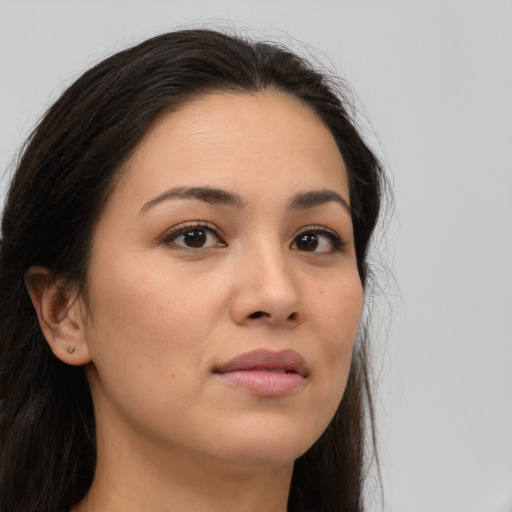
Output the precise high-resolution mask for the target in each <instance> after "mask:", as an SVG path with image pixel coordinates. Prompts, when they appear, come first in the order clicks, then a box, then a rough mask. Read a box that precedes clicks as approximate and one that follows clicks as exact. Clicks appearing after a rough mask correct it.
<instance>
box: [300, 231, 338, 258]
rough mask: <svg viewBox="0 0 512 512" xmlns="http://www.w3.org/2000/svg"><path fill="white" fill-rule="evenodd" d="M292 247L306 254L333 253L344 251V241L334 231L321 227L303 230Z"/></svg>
mask: <svg viewBox="0 0 512 512" xmlns="http://www.w3.org/2000/svg"><path fill="white" fill-rule="evenodd" d="M290 247H291V248H292V249H297V250H299V251H305V252H316V253H333V252H337V251H340V250H342V249H343V241H342V240H341V238H340V237H339V236H338V235H337V234H336V233H334V231H331V230H329V229H327V228H325V227H320V226H319V227H314V228H307V229H305V230H303V231H302V232H301V233H299V234H298V235H297V236H296V237H295V238H294V239H293V242H292V243H291V245H290Z"/></svg>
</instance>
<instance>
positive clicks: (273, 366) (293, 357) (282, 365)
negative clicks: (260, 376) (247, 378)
mask: <svg viewBox="0 0 512 512" xmlns="http://www.w3.org/2000/svg"><path fill="white" fill-rule="evenodd" d="M243 370H285V371H287V372H294V373H298V374H299V375H301V376H302V377H307V376H308V367H307V364H306V361H305V360H304V359H303V358H302V357H301V356H300V355H299V354H297V352H295V351H293V350H281V351H279V352H272V351H271V350H265V349H258V350H253V351H251V352H245V353H244V354H240V355H239V356H236V357H234V358H233V359H231V360H229V361H228V362H227V363H224V364H222V365H220V366H218V367H216V368H215V373H229V372H236V371H243Z"/></svg>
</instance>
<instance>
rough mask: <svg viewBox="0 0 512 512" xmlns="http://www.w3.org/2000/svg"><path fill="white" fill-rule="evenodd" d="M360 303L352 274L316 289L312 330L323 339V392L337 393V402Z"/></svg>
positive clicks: (356, 280)
mask: <svg viewBox="0 0 512 512" xmlns="http://www.w3.org/2000/svg"><path fill="white" fill-rule="evenodd" d="M363 303H364V294H363V289H362V285H361V282H360V280H359V276H358V275H356V276H353V277H352V276H351V277H347V278H345V279H343V280H340V281H338V282H337V283H333V284H330V285H329V286H324V287H322V288H320V289H319V292H318V296H317V300H315V301H314V305H313V306H312V308H314V312H313V311H312V314H313V315H314V316H315V318H316V322H315V324H316V328H317V329H318V331H319V333H320V334H321V336H320V339H322V340H324V342H323V358H324V365H325V368H326V369H328V370H329V371H328V372H327V373H328V374H329V375H330V382H326V386H327V389H326V392H329V390H330V391H331V392H334V393H335V395H336V394H338V396H339V399H341V395H342V393H343V391H344V388H345V384H346V380H347V378H348V373H349V370H350V363H351V358H352V350H353V347H354V342H355V339H356V336H357V332H358V329H359V324H360V321H361V315H362V311H363ZM334 383H336V385H333V384H334ZM336 392H337V393H336Z"/></svg>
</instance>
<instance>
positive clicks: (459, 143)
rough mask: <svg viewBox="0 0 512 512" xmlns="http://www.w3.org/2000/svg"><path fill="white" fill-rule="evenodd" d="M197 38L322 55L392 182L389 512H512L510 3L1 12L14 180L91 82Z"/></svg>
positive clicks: (4, 142) (81, 6)
mask: <svg viewBox="0 0 512 512" xmlns="http://www.w3.org/2000/svg"><path fill="white" fill-rule="evenodd" d="M196 22H200V23H201V25H205V24H206V25H209V26H213V27H223V26H228V27H233V26H236V27H238V28H240V29H252V30H253V32H252V33H253V34H255V35H261V34H264V35H265V34H266V35H271V36H272V37H273V38H278V39H281V40H283V41H285V42H289V43H292V44H294V45H295V47H296V48H297V49H298V50H299V51H301V50H300V45H298V44H296V43H294V42H293V41H292V39H291V37H290V36H288V35H287V34H290V35H291V36H293V38H295V39H297V40H299V41H303V42H304V43H306V44H308V45H311V46H313V47H314V48H316V49H317V51H316V54H317V55H319V57H320V59H321V60H323V61H324V62H325V63H327V64H329V60H328V58H329V59H330V64H329V65H331V66H332V67H333V68H334V69H335V70H336V71H337V73H338V74H340V75H342V76H344V77H345V78H346V79H347V80H348V81H349V82H350V83H351V84H352V86H353V87H354V89H355V91H357V96H358V98H359V100H360V104H361V105H362V109H363V111H364V113H365V114H366V116H367V118H368V119H370V120H371V129H372V130H373V135H370V138H371V139H372V140H373V143H374V144H376V145H377V150H378V151H379V152H380V153H381V155H382V156H383V158H384V160H385V162H386V165H387V166H388V167H389V168H390V169H391V170H392V173H393V180H394V190H395V201H396V212H395V216H394V218H393V219H392V221H391V224H390V226H389V229H388V236H387V242H386V244H385V245H383V246H382V247H383V250H384V253H385V257H386V258H387V259H388V261H389V263H390V266H391V268H392V270H393V273H394V276H395V279H396V282H397V283H398V288H399V292H398V290H397V288H396V287H395V286H392V285H389V286H388V287H387V297H388V300H389V302H390V304H391V309H392V310H393V315H392V316H393V319H392V323H391V328H390V330H389V333H388V337H387V342H386V343H384V342H380V345H379V347H378V350H377V351H376V352H377V357H378V358H379V360H378V362H377V370H378V375H379V390H380V391H379V396H378V398H377V401H378V413H379V422H380V429H379V431H380V433H379V440H380V441H379V442H380V450H381V461H382V469H383V477H384V497H385V507H384V508H385V510H386V511H389V512H411V511H414V512H445V511H446V512H452V511H464V512H469V511H475V512H477V511H478V512H481V511H486V512H494V511H496V512H505V511H507V512H510V511H512V377H511V369H512V320H511V318H512V206H511V201H510V195H511V193H512V172H511V169H512V150H511V147H512V29H511V27H512V2H511V1H506V0H502V1H493V0H489V1H484V0H481V1H472V0H464V1H459V0H448V1H447V0H445V1H424V2H419V1H381V2H376V1H366V0H363V1H349V0H346V1H327V0H315V1H299V0H281V1H276V0H273V1H269V0H260V1H258V2H252V1H242V0H239V1H235V0H232V1H228V0H226V1H222V0H210V1H207V0H202V1H195V2H194V1H190V0H188V1H163V0H161V1H158V0H145V1H135V0H131V1H130V0H103V1H97V0H88V1H87V2H85V1H83V2H82V1H80V2H78V1H69V0H68V1H57V0H40V1H29V0H0V73H1V74H0V168H1V170H2V171H3V170H4V169H5V168H6V167H7V164H8V162H9V161H10V160H11V159H12V157H13V155H14V153H15V151H16V149H17V147H19V145H20V143H21V142H22V141H23V139H24V138H25V136H26V135H27V133H28V131H29V129H30V128H31V127H32V126H33V124H34V123H35V120H36V119H37V118H38V116H39V115H40V114H41V113H42V112H43V110H44V107H45V106H47V105H48V104H49V102H50V101H51V100H52V99H53V98H55V97H56V96H57V95H58V93H59V91H61V90H62V88H63V86H64V85H65V84H69V83H70V81H71V80H72V79H74V78H76V77H77V76H78V74H79V73H80V72H81V71H83V70H85V69H86V68H87V67H88V66H89V65H91V64H92V63H94V62H96V61H97V60H98V59H100V58H102V57H104V56H106V55H108V54H110V53H112V52H113V51H115V50H116V49H119V48H120V47H123V46H125V45H127V44H131V43H135V42H137V41H139V40H141V39H142V38H144V37H146V36H150V35H153V34H156V33H159V32H162V31H165V30H169V29H173V28H176V27H189V26H195V25H196V24H197V23H196ZM323 54H325V55H327V56H328V58H327V57H325V55H324V56H322V55H323ZM367 128H368V130H369V129H370V126H369V125H367ZM386 246H390V247H392V250H386ZM386 311H387V310H386V307H384V308H382V309H381V316H380V317H378V318H379V321H378V323H379V324H380V325H381V326H384V327H385V326H386V325H387V317H388V314H387V312H386ZM381 330H383V331H384V330H385V328H383V329H381ZM376 508H377V505H375V509H376Z"/></svg>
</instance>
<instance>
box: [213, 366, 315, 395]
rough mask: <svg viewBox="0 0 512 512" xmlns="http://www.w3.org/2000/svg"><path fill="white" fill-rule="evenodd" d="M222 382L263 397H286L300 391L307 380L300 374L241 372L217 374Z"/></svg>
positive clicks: (260, 371) (262, 371) (257, 371)
mask: <svg viewBox="0 0 512 512" xmlns="http://www.w3.org/2000/svg"><path fill="white" fill-rule="evenodd" d="M216 375H218V376H219V377H220V378H221V379H222V380H224V381H226V382H228V383H230V384H232V385H234V386H237V387H240V388H243V389H246V390H247V391H251V392H252V393H255V394H257V395H263V396H284V395H288V394H290V393H293V392H294V391H296V390H297V389H299V388H300V387H301V386H302V385H303V384H304V383H305V382H306V379H305V378H304V377H302V376H301V375H299V374H298V373H277V372H268V371H265V370H239V371H233V372H226V373H217V374H216Z"/></svg>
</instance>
